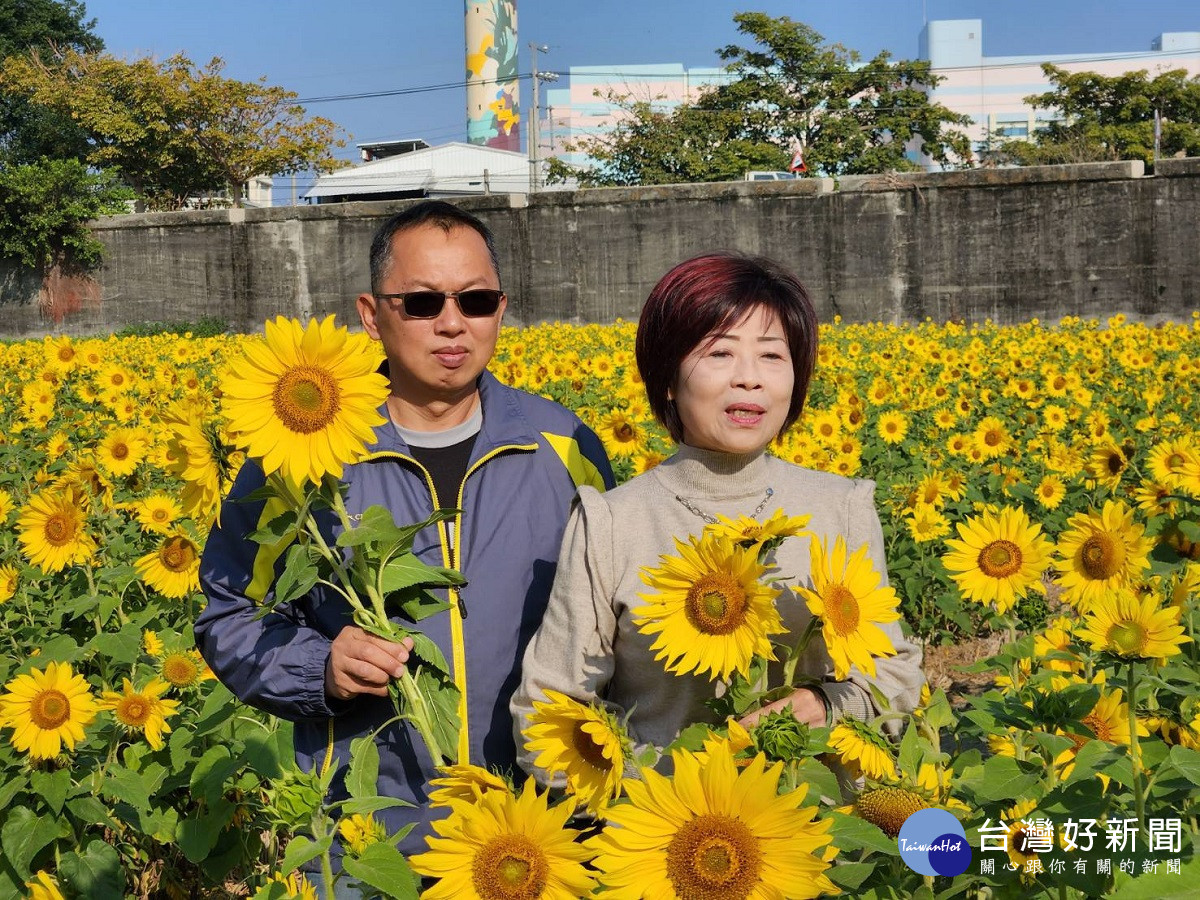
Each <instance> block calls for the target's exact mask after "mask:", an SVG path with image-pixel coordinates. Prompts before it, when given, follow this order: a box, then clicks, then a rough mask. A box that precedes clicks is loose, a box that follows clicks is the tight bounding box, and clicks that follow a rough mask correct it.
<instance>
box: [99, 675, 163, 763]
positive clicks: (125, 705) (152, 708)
mask: <svg viewBox="0 0 1200 900" xmlns="http://www.w3.org/2000/svg"><path fill="white" fill-rule="evenodd" d="M170 687H171V685H170V684H168V683H167V682H165V681H163V680H162V679H161V678H151V679H150V680H149V681H147V682H146V684H145V685H143V686H142V687H141V688H139V689H137V690H134V688H133V684H132V683H130V681H129V679H128V678H126V679H124V689H123V690H122V691H121V693H117V692H116V691H105V692H104V693H102V694H101V695H100V702H99V704H97V706H98V708H99V709H109V710H112V714H113V718H114V719H116V720H117V722H118V723H120V724H121V726H122V727H123V728H124V729H125V730H126V731H129V732H138V731H140V732H141V733H142V734H144V735H145V736H146V743H148V744H149V745H150V747H151V748H152V749H154V750H161V749H162V748H163V735H164V734H169V733H170V731H171V726H170V725H168V724H167V716H173V715H175V714H176V713H177V712H178V711H179V701H178V700H164V699H163V694H165V693H166V692H167V690H168V689H169V688H170Z"/></svg>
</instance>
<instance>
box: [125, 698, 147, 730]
mask: <svg viewBox="0 0 1200 900" xmlns="http://www.w3.org/2000/svg"><path fill="white" fill-rule="evenodd" d="M117 717H118V718H119V719H120V720H121V721H122V722H124V723H125V724H126V725H145V724H146V720H147V719H149V718H150V704H149V703H147V702H146V699H145V698H144V697H128V698H126V699H125V700H124V701H123V702H122V703H121V707H120V711H119V712H118V715H117Z"/></svg>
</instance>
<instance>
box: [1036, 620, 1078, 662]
mask: <svg viewBox="0 0 1200 900" xmlns="http://www.w3.org/2000/svg"><path fill="white" fill-rule="evenodd" d="M1073 627H1074V623H1073V622H1072V621H1071V620H1070V619H1068V618H1066V617H1065V616H1059V617H1058V618H1057V619H1055V620H1054V621H1052V622H1048V623H1047V624H1046V627H1045V628H1043V629H1042V631H1041V632H1040V633H1039V634H1035V635H1034V636H1033V653H1034V656H1036V657H1038V658H1039V659H1044V662H1043V663H1042V667H1043V668H1045V669H1049V670H1050V671H1052V672H1078V671H1079V670H1080V669H1082V668H1083V662H1082V661H1081V660H1079V659H1078V658H1076V657H1075V653H1074V651H1073V650H1072V647H1071V644H1072V639H1073V636H1072V629H1073ZM1050 654H1054V655H1055V657H1056V658H1054V659H1045V657H1047V656H1049V655H1050ZM1065 655H1070V656H1071V659H1059V658H1057V657H1060V656H1065Z"/></svg>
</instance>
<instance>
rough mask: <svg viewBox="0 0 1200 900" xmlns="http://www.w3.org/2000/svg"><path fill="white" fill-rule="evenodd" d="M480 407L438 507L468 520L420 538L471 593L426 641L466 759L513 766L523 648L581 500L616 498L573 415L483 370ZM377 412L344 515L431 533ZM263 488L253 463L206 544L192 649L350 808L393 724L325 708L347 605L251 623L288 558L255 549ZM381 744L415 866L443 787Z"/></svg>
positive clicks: (396, 444)
mask: <svg viewBox="0 0 1200 900" xmlns="http://www.w3.org/2000/svg"><path fill="white" fill-rule="evenodd" d="M479 393H480V398H481V405H482V410H483V427H482V430H481V431H480V433H479V435H478V437H477V438H476V441H475V448H474V450H473V451H472V454H471V461H470V463H469V464H468V468H467V475H466V477H465V479H464V481H463V484H462V486H461V487H460V490H459V497H458V498H453V497H451V498H446V499H443V498H438V500H439V501H441V502H439V503H438V504H437V505H438V506H452V507H457V508H459V509H461V510H463V512H462V514H461V515H460V516H458V517H457V518H456V519H454V520H452V521H449V522H445V523H440V524H438V525H436V526H431V527H430V528H427V529H425V530H424V531H423V532H422V533H421V534H419V535H418V536H417V541H416V544H415V546H414V548H413V549H414V552H415V553H416V554H417V555H418V556H419V557H420V558H421V559H422V560H423V561H425V562H427V563H429V564H430V565H438V566H449V567H453V568H457V569H459V570H461V571H462V573H463V575H464V576H465V577H466V579H467V584H466V586H465V587H463V588H462V589H461V590H459V591H450V592H448V593H449V599H450V601H451V608H450V609H449V610H446V611H444V612H441V613H438V614H436V615H434V616H431V617H429V618H427V619H424V620H423V621H422V622H420V623H419V624H418V626H417V627H418V628H419V629H420V630H421V631H423V632H424V633H425V634H427V635H428V636H429V637H431V638H432V639H433V640H434V641H436V642H437V644H438V646H439V647H441V649H442V652H443V653H444V654H445V656H446V659H447V660H448V661H449V662H450V664H451V669H452V673H453V675H454V679H455V682H456V684H457V685H458V687H459V689H460V690H461V691H462V693H463V697H464V698H465V707H466V710H465V712H466V715H465V717H464V721H465V727H464V728H463V733H462V736H461V740H460V743H459V752H458V760H457V761H458V762H460V763H465V762H471V763H474V764H476V765H484V766H489V767H496V766H500V767H515V764H516V748H515V747H514V745H513V736H512V734H513V729H512V718H511V716H510V714H509V711H508V702H509V698H510V697H511V695H512V693H513V691H514V690H515V689H516V686H517V683H518V681H519V677H520V666H521V659H522V656H523V655H524V653H525V645H526V644H527V643H528V642H529V639H530V638H531V637H532V636H533V633H534V631H536V630H537V627H538V624H539V622H540V621H541V619H542V614H543V612H544V611H545V608H546V602H547V598H548V597H549V595H550V586H551V585H552V583H553V582H554V570H555V566H556V565H557V561H558V552H559V545H560V543H561V541H562V535H563V529H564V528H565V526H566V521H567V515H568V512H569V510H570V506H571V501H572V499H573V498H574V496H575V491H576V488H577V487H578V486H579V485H581V484H591V485H593V486H595V487H597V488H599V489H601V490H603V489H604V488H605V487H611V486H612V484H613V476H612V469H611V468H610V466H609V463H608V459H607V457H606V456H605V453H604V448H603V446H602V445H601V443H600V440H599V438H597V437H596V435H595V434H594V433H593V432H592V431H591V430H590V429H589V428H588V427H587V426H585V425H584V424H583V423H582V422H581V421H580V420H579V419H578V418H577V417H576V416H575V415H574V414H573V413H571V412H570V411H568V410H567V409H565V408H563V407H562V406H559V405H558V404H557V403H553V402H551V401H549V400H545V399H543V398H541V397H536V396H534V395H532V394H529V393H526V392H524V391H519V390H515V389H513V388H510V387H507V386H505V385H503V384H501V383H500V382H499V381H497V380H496V379H495V378H494V377H493V376H492V375H491V374H490V373H488V372H484V373H483V374H482V375H481V376H480V379H479ZM380 413H381V414H382V415H383V416H384V417H385V418H387V419H388V421H387V422H385V423H384V424H383V425H381V426H379V427H378V428H376V429H375V443H374V445H373V446H372V447H371V448H370V455H369V456H367V458H366V459H364V460H363V461H361V462H358V463H356V464H354V465H352V466H348V467H346V469H345V471H344V473H343V480H344V481H345V483H346V484H347V485H348V495H347V498H346V506H347V510H348V512H349V513H350V516H351V517H352V518H354V517H357V516H358V515H361V514H362V512H363V510H365V509H366V508H367V507H369V506H373V505H376V504H379V505H382V506H385V507H387V508H388V509H389V510H391V512H392V514H393V515H394V517H395V519H396V522H397V524H400V525H404V524H408V523H411V522H418V521H421V520H422V519H425V518H427V517H428V516H429V515H430V513H431V512H432V510H433V508H434V505H435V503H434V498H433V496H432V495H433V491H434V488H433V482H432V479H431V478H430V477H429V474H428V472H426V470H425V469H424V468H423V467H422V466H421V465H420V464H419V463H418V462H417V461H416V460H415V459H414V458H413V457H412V455H411V453H410V452H409V449H408V447H407V445H406V444H405V443H404V441H403V440H402V439H401V438H400V436H399V434H398V433H397V432H396V429H395V427H394V426H393V425H392V423H391V420H390V417H389V416H388V412H387V409H386V407H381V408H380ZM263 480H264V479H263V474H262V470H261V469H260V468H259V466H258V465H257V464H255V463H253V462H249V463H247V464H246V465H244V466H243V467H242V470H241V472H240V473H239V474H238V477H237V481H236V482H235V484H234V487H233V490H232V491H231V493H230V496H229V497H228V498H227V499H226V501H225V503H224V504H223V506H222V508H221V515H220V518H219V520H218V524H217V525H216V526H215V527H214V528H213V530H212V533H211V534H210V535H209V538H208V543H207V545H206V546H205V549H204V555H203V557H202V559H201V563H200V583H201V586H202V588H203V590H204V593H205V595H206V596H207V598H208V604H207V606H206V608H205V610H204V612H203V613H201V615H200V617H199V619H198V620H197V621H196V641H197V643H198V645H199V647H200V652H201V653H202V654H203V655H204V658H205V659H206V660H207V661H208V663H209V665H210V666H212V669H213V671H214V672H215V673H216V674H217V676H218V677H219V678H220V679H221V681H222V682H223V683H224V684H225V685H227V686H228V687H229V689H230V690H231V691H233V693H234V694H236V695H237V696H238V697H239V698H240V699H241V700H243V701H244V702H246V703H248V704H250V705H251V706H255V707H258V708H259V709H262V710H265V711H267V712H269V713H273V714H275V715H277V716H279V717H280V718H283V719H287V720H289V721H292V722H294V723H295V724H296V727H295V745H296V757H297V761H298V762H299V764H300V765H301V767H302V768H304V769H306V770H307V769H311V768H312V767H313V766H322V765H325V764H329V763H332V762H334V761H336V764H337V765H338V767H339V768H340V770H341V771H339V772H338V774H337V776H336V777H335V780H334V785H333V788H332V792H333V796H332V798H331V799H333V800H339V799H343V798H344V797H345V788H344V783H343V782H344V774H345V768H346V766H347V764H348V763H349V759H350V749H349V745H350V740H351V739H352V738H355V737H358V736H361V735H363V734H366V733H368V732H369V731H372V730H374V729H375V728H376V727H378V726H379V725H380V724H381V723H382V722H383V721H384V720H386V719H388V718H391V717H392V715H393V712H392V706H391V701H390V700H389V699H387V698H381V697H374V696H369V695H362V696H359V697H357V698H355V699H353V700H351V701H347V702H341V701H337V700H334V699H332V698H329V697H327V696H326V694H325V665H326V661H327V660H328V658H329V646H330V643H331V642H332V640H333V638H334V637H335V636H336V635H337V634H338V632H339V631H340V630H341V629H342V628H343V627H344V626H346V625H347V624H350V621H351V619H350V608H349V606H348V605H347V604H346V602H345V601H344V600H343V599H342V598H340V597H338V596H336V595H334V594H332V593H330V592H327V591H322V590H321V589H320V588H318V589H315V590H314V591H313V592H311V593H310V594H309V595H307V596H305V597H303V598H301V599H299V600H297V601H295V602H293V603H291V604H287V605H284V606H280V607H277V609H276V611H274V612H272V613H271V614H269V615H267V616H266V617H264V618H262V619H259V620H257V621H255V619H254V614H255V610H256V603H257V602H258V601H261V600H262V599H263V597H265V596H266V595H267V594H268V592H269V591H270V590H271V587H272V584H273V582H274V579H275V578H276V577H278V575H279V573H280V572H281V570H282V566H283V559H284V556H285V555H286V554H285V551H286V549H287V548H286V546H279V547H267V546H263V545H259V544H257V543H255V542H253V541H251V540H249V539H248V535H249V534H250V533H252V532H253V531H254V530H255V529H256V528H257V527H258V525H259V523H260V522H261V521H264V520H268V519H269V518H270V517H271V515H272V513H270V512H266V514H264V507H265V501H262V500H258V501H251V502H246V501H242V500H239V498H241V497H245V496H246V495H247V494H249V493H251V492H252V491H254V490H255V489H257V488H258V487H259V486H261V485H262V483H263ZM456 500H457V502H456ZM323 530H326V531H327V532H328V534H327V538H329V539H332V538H334V537H336V534H337V531H338V530H339V528H338V525H337V523H336V521H334V520H333V517H332V516H330V517H329V521H327V522H324V523H323ZM462 610H465V612H466V615H465V616H464V615H463V614H462ZM461 711H462V710H461V708H460V712H461ZM377 743H378V745H379V750H380V755H381V765H380V772H379V793H380V794H381V795H386V796H391V797H399V798H400V799H402V800H407V801H409V802H410V803H413V804H415V807H414V808H411V809H410V808H394V809H389V810H385V811H383V812H382V813H377V814H376V817H377V818H381V819H382V820H383V821H384V822H385V823H386V824H387V826H388V829H389V831H395V830H396V829H397V828H399V827H400V826H401V825H404V824H406V823H409V822H415V823H417V825H418V827H417V828H416V829H414V831H413V832H412V833H411V834H410V835H409V836H408V838H406V839H405V841H404V842H403V843H402V844H401V845H400V848H401V850H403V851H404V852H405V853H416V852H421V851H422V850H425V849H426V846H425V843H424V840H423V838H424V836H425V834H427V833H429V832H428V825H427V823H428V819H429V818H430V816H429V814H428V810H427V808H426V806H425V803H426V799H427V794H426V791H427V786H426V783H427V782H428V780H429V779H430V778H432V777H436V773H435V772H434V770H433V767H432V763H431V761H430V759H429V756H428V755H427V754H426V753H425V748H424V745H423V744H422V743H421V740H420V738H419V737H418V736H417V735H416V733H415V731H411V729H410V726H408V724H407V723H397V724H393V725H391V726H389V727H388V728H387V729H385V730H384V731H383V732H382V733H381V734H380V735H379V736H378V738H377ZM444 813H445V811H444V810H443V811H441V814H444Z"/></svg>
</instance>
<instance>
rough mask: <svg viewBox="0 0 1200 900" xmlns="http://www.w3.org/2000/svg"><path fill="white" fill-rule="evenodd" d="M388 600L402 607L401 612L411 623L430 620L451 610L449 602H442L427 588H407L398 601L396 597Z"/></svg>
mask: <svg viewBox="0 0 1200 900" xmlns="http://www.w3.org/2000/svg"><path fill="white" fill-rule="evenodd" d="M388 599H389V600H390V601H391V602H392V603H393V604H394V605H396V606H399V607H400V612H401V613H403V614H404V616H405V618H407V619H408V620H409V621H410V622H420V621H421V620H422V619H428V618H429V617H430V616H433V615H436V614H437V613H440V612H444V611H445V610H447V609H449V608H450V601H449V600H442V599H441V598H440V597H436V596H434V595H433V594H431V593H430V592H429V591H428V590H426V589H425V588H406V589H405V590H404V591H403V592H402V593H401V594H400V595H399V598H398V599H397V597H396V596H391V597H389V598H388Z"/></svg>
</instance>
